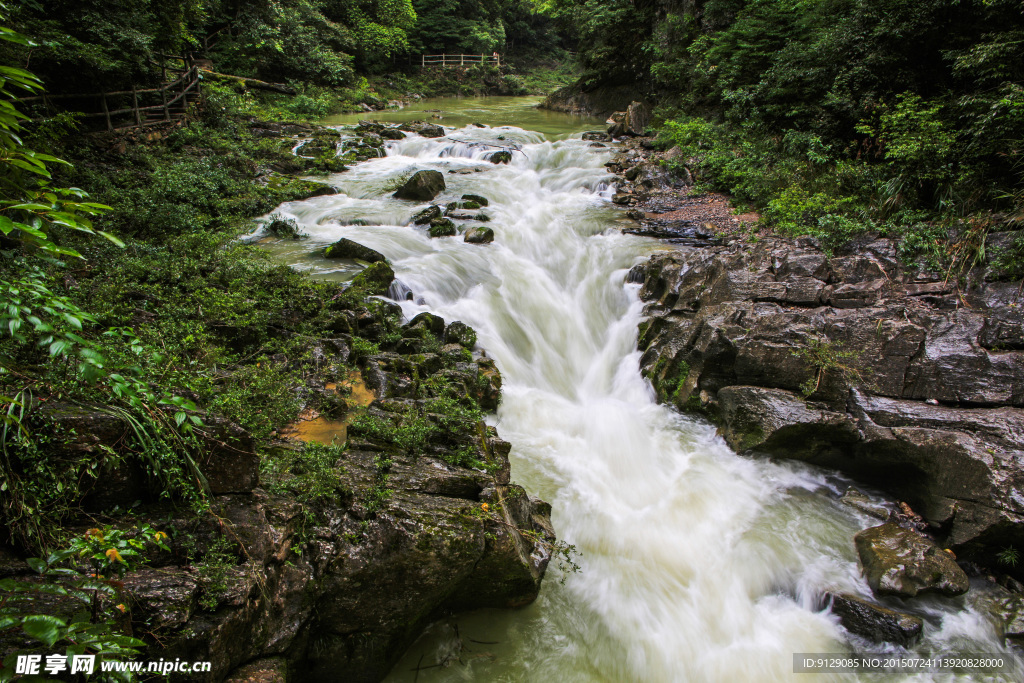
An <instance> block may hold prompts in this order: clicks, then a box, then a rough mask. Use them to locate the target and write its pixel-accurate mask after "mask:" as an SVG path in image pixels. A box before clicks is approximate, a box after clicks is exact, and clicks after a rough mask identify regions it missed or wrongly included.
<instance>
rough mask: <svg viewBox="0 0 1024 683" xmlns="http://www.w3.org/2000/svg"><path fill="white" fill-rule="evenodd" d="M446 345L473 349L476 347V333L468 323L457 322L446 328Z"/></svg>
mask: <svg viewBox="0 0 1024 683" xmlns="http://www.w3.org/2000/svg"><path fill="white" fill-rule="evenodd" d="M444 343H445V344H458V345H459V346H462V347H464V348H467V349H472V348H473V347H474V346H476V331H475V330H474V329H473V328H472V327H470V326H469V325H467V324H466V323H464V322H460V321H458V320H456V321H455V322H453V323H451V324H450V325H448V327H447V328H445V331H444Z"/></svg>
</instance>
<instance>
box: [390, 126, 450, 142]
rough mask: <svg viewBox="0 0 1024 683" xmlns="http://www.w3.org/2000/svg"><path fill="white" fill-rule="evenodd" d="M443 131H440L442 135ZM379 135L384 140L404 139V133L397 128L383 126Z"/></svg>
mask: <svg viewBox="0 0 1024 683" xmlns="http://www.w3.org/2000/svg"><path fill="white" fill-rule="evenodd" d="M443 134H444V133H442V135H443ZM380 136H381V137H382V138H384V139H385V140H404V139H405V133H403V132H402V131H400V130H398V129H397V128H384V129H383V130H381V131H380Z"/></svg>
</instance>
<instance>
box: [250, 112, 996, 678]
mask: <svg viewBox="0 0 1024 683" xmlns="http://www.w3.org/2000/svg"><path fill="white" fill-rule="evenodd" d="M535 103H536V100H535V99H530V98H484V99H478V100H472V99H469V100H437V101H425V102H423V103H420V104H419V105H417V106H416V107H413V108H410V109H406V110H401V111H392V112H380V113H375V114H373V115H372V116H373V118H376V119H379V120H391V121H399V120H410V119H414V118H423V119H427V118H429V117H430V116H431V115H435V116H440V117H441V118H439V119H436V120H434V122H436V123H439V124H441V125H444V126H448V127H451V128H452V130H450V131H449V134H448V135H447V136H446V138H440V139H425V138H421V137H417V136H413V137H409V138H407V139H405V140H400V141H396V142H389V143H388V152H387V156H386V157H385V158H381V159H374V160H371V161H368V162H365V163H362V164H358V165H356V166H354V167H353V168H352V169H351V170H349V171H348V172H346V173H343V174H339V175H338V176H335V177H332V178H331V179H329V182H331V183H332V184H335V185H337V186H338V187H340V188H341V193H340V194H338V195H334V196H327V197H317V198H314V199H310V200H307V201H304V202H293V203H289V204H285V205H282V206H281V207H280V208H279V209H278V210H277V213H280V214H284V215H286V216H288V217H291V218H294V219H296V220H297V221H298V222H299V223H300V225H301V226H302V228H303V229H304V230H305V231H306V232H307V233H308V234H309V235H310V239H309V240H306V241H303V242H301V243H289V242H273V243H269V244H267V245H266V246H267V248H268V249H270V250H271V251H272V252H273V253H275V254H276V255H277V257H279V258H280V259H282V260H284V261H286V262H288V263H290V264H292V265H294V266H295V267H297V268H301V269H305V270H307V271H309V272H310V273H311V274H313V275H314V276H317V277H328V278H336V279H346V278H348V277H351V275H352V274H353V273H354V272H355V271H357V270H358V266H356V265H354V264H344V263H339V262H331V261H327V260H325V259H323V258H321V257H317V256H310V253H311V252H312V251H313V249H314V248H316V247H319V246H323V245H326V244H329V243H331V242H333V241H335V240H337V239H339V238H340V237H349V238H351V239H353V240H355V241H357V242H360V243H362V244H365V245H367V246H370V247H372V248H374V249H377V250H378V251H380V252H382V253H383V254H385V255H386V256H387V257H388V258H389V259H390V260H391V261H392V263H393V265H394V269H395V272H396V274H397V276H398V278H399V279H400V280H401V281H402V282H403V283H405V284H406V285H407V286H408V287H409V288H411V290H412V291H413V293H414V300H413V301H404V302H402V307H403V310H404V312H405V314H406V316H408V317H412V316H413V315H415V314H416V313H418V312H421V311H430V312H433V313H437V314H439V315H442V316H444V318H445V319H446V320H449V321H452V320H462V321H463V322H466V323H468V324H470V325H472V326H473V327H474V328H475V329H476V330H477V332H478V335H479V345H480V347H481V348H483V349H484V350H486V353H487V354H488V355H489V356H492V357H493V358H495V359H496V362H497V364H498V366H499V367H500V369H501V372H502V375H503V379H504V397H503V400H502V404H501V407H500V409H499V410H498V413H497V415H496V416H494V417H493V421H494V423H495V424H496V425H497V427H498V430H499V432H500V434H501V436H502V437H503V438H505V439H506V440H508V441H510V442H512V444H513V449H512V454H511V459H512V476H513V479H514V480H515V481H516V482H518V483H519V484H522V485H523V486H524V487H525V488H526V489H527V490H528V491H529V492H531V493H533V494H536V495H539V496H541V497H542V498H544V499H546V500H548V501H550V502H551V503H552V505H553V521H554V525H555V529H556V531H557V533H558V535H559V537H560V538H561V539H563V540H565V541H567V542H569V543H572V544H574V545H575V546H576V547H577V548H578V550H579V551H580V553H581V556H580V557H579V558H578V560H577V562H578V563H579V565H580V571H579V572H577V573H572V572H564V571H562V570H560V569H559V568H558V567H556V566H555V565H554V564H552V567H551V569H550V570H549V573H548V576H547V578H546V580H545V582H544V587H543V589H542V591H541V595H540V597H539V599H538V600H537V601H536V602H535V603H534V604H533V605H531V606H529V607H527V608H524V609H521V610H515V611H502V610H484V611H480V612H475V613H470V614H465V615H460V616H458V617H455V618H452V619H449V620H446V621H442V622H439V623H438V624H435V625H434V626H432V627H431V628H430V629H429V630H428V632H427V634H425V636H424V637H423V638H421V639H420V640H419V641H418V642H417V643H416V645H414V646H413V648H412V649H411V650H410V651H409V652H408V653H407V655H406V656H405V657H404V658H403V659H402V660H401V661H400V662H399V663H398V665H397V666H396V667H395V668H394V670H393V671H392V673H391V675H390V677H389V678H388V679H387V680H389V681H394V682H396V683H397V682H403V683H405V682H411V681H413V680H417V681H420V682H423V683H428V682H431V681H488V682H490V681H531V682H533V681H537V682H546V681H559V682H568V681H579V682H588V683H589V682H597V681H614V682H624V681H638V682H639V681H645V682H648V681H650V682H660V681H789V680H800V681H804V680H832V679H833V678H830V677H826V676H818V675H810V674H795V673H794V672H793V654H794V653H839V652H849V651H851V650H850V646H849V645H848V644H847V642H848V636H847V635H846V634H845V632H844V631H843V630H842V629H841V627H839V626H838V621H837V619H836V618H835V617H832V616H831V615H830V614H828V613H825V612H822V611H819V610H818V603H819V600H820V598H821V595H822V593H823V592H824V591H825V590H829V589H838V590H842V591H847V592H852V593H857V594H860V595H863V596H870V589H869V588H868V586H867V584H866V582H865V581H864V579H863V578H862V577H861V576H860V572H859V568H858V565H857V559H856V554H855V550H854V546H853V541H852V538H853V535H854V534H855V533H856V532H857V531H858V530H860V529H863V528H866V527H869V526H874V525H876V524H877V523H878V522H877V521H876V520H874V519H872V518H869V517H867V516H865V515H862V514H861V513H859V512H857V511H856V510H854V509H852V508H849V507H847V506H845V505H843V504H841V503H840V502H839V501H838V497H839V495H840V494H841V493H842V492H843V491H844V490H845V489H846V487H847V486H848V485H850V482H849V481H847V480H845V479H843V478H842V477H840V476H838V475H837V474H835V473H832V472H827V471H823V470H819V469H815V468H812V467H809V466H805V465H802V464H799V463H791V462H784V461H774V462H773V461H769V460H767V459H755V458H748V457H740V456H737V455H736V454H735V453H733V452H732V451H731V450H730V449H729V448H728V447H727V446H726V445H725V444H724V442H723V441H722V440H721V439H720V438H718V437H717V436H716V434H715V430H714V428H713V427H711V426H709V425H708V424H706V423H704V422H701V421H699V420H696V419H691V418H689V417H684V416H681V415H679V414H677V413H676V412H674V411H673V410H670V409H668V408H666V407H663V406H659V405H657V404H656V403H655V402H654V396H653V392H652V390H651V388H650V386H649V385H648V383H647V382H646V381H645V380H644V379H643V378H642V377H641V375H640V373H639V370H638V353H637V351H636V349H635V344H636V334H637V325H638V323H639V322H640V318H641V304H640V302H639V300H638V297H637V286H636V285H629V284H626V283H625V276H626V273H627V271H628V269H629V268H630V267H631V266H633V265H634V264H637V263H640V262H642V261H644V260H645V259H646V258H647V256H649V255H650V254H651V253H652V252H653V251H655V250H657V249H663V248H665V247H664V246H663V245H661V244H659V243H657V242H656V241H654V240H650V239H646V238H640V237H633V236H628V235H623V234H622V233H621V232H620V231H619V230H618V229H617V227H619V226H621V225H622V224H623V214H622V211H621V209H619V208H617V207H615V206H614V205H612V204H611V202H610V201H609V197H610V196H611V193H612V192H613V190H614V187H613V186H612V185H611V183H612V177H611V176H610V175H609V174H608V172H607V170H606V169H605V168H604V163H605V162H606V161H608V159H609V157H610V155H611V154H612V153H613V151H614V150H613V149H611V148H594V147H591V146H590V143H588V142H585V141H583V140H581V139H580V135H579V134H580V132H581V131H584V130H589V129H594V128H599V127H600V125H601V122H600V121H595V120H593V119H585V118H580V117H570V116H567V115H563V114H555V113H552V112H541V111H539V110H536V109H534V108H533V105H534V104H535ZM432 109H436V110H441V111H440V112H426V113H425V112H424V111H423V110H432ZM367 116H371V115H360V116H357V115H351V116H345V117H336V118H334V119H331V120H329V121H327V123H328V124H331V125H347V124H352V123H355V121H356V120H357V119H358V118H365V117H367ZM474 123H482V124H486V127H483V128H480V127H475V126H473V125H472V124H474ZM499 136H501V137H502V138H503V140H499ZM510 142H515V143H518V144H519V145H521V147H522V151H521V152H517V153H515V154H514V155H513V160H512V163H511V164H509V165H507V166H505V165H497V166H496V165H492V164H489V163H487V162H486V161H484V160H483V155H485V154H487V153H488V152H491V151H494V149H493V148H492V147H485V146H480V145H481V144H492V145H493V144H503V143H504V144H508V143H510ZM477 168H479V169H481V170H480V171H479V172H470V173H467V174H450V173H448V171H450V170H466V169H477ZM417 169H437V170H440V171H442V172H443V173H444V174H445V179H446V181H447V183H448V188H447V190H446V192H445V193H443V195H442V196H440V197H438V201H442V200H443V201H450V200H454V199H458V198H459V197H460V196H461V195H462V194H464V193H473V194H479V195H483V196H485V197H487V198H488V199H489V200H490V206H489V207H488V208H487V209H486V213H488V214H489V215H490V216H491V218H492V220H491V222H490V223H489V224H488V225H490V226H491V227H492V228H493V229H494V232H495V235H496V237H495V241H494V243H493V244H490V245H486V246H480V245H471V244H466V243H464V242H463V241H462V239H461V238H459V237H456V238H442V239H430V238H429V237H427V235H426V231H425V230H423V229H419V228H415V227H411V226H407V225H405V224H406V223H407V222H408V219H409V217H410V216H411V215H412V214H413V213H414V212H415V211H417V210H419V209H421V208H423V206H424V205H416V204H413V203H412V202H406V201H400V200H396V199H392V198H391V197H390V193H391V192H392V191H393V189H394V187H395V185H396V183H397V181H398V179H399V178H402V177H407V176H408V175H410V174H411V172H412V171H414V170H417ZM977 593H978V591H977V590H975V589H972V591H970V592H969V593H968V594H967V595H966V596H964V597H961V598H956V599H938V598H919V599H916V600H914V601H910V602H908V603H905V604H903V605H902V606H901V607H900V608H901V609H904V610H907V611H912V612H914V613H916V614H917V615H918V616H921V617H922V618H924V619H925V622H926V623H925V637H924V639H923V641H922V642H921V643H920V644H919V645H918V646H917V647H916V648H915V651H917V652H921V653H940V652H941V653H947V652H956V653H963V652H986V653H997V652H998V653H1005V652H1006V650H1005V649H1004V648H1003V646H1002V645H1001V641H1000V639H999V638H998V637H997V634H996V632H995V629H994V627H993V626H992V624H991V623H990V622H989V620H988V619H987V618H986V616H985V613H984V609H983V607H982V606H980V604H979V603H978V602H977V597H976V596H977ZM893 604H899V601H897V602H895V603H893ZM859 645H860V647H861V648H867V647H868V646H867V644H866V643H859ZM872 651H874V652H882V651H887V652H902V650H900V649H899V648H897V647H895V646H893V647H889V648H887V649H883V648H881V647H880V646H877V645H876V646H872ZM438 663H446V664H447V665H446V666H433V667H431V665H434V664H438ZM418 667H419V668H420V669H421V670H420V671H418V672H414V669H416V668H418ZM425 667H431V668H425ZM918 677H919V678H912V679H909V680H945V679H947V678H951V677H953V676H952V674H950V675H946V674H918ZM852 678H853V676H851V675H846V676H839V675H835V676H834V680H851V679H852ZM893 678H894V677H893V676H886V675H882V676H880V677H879V676H874V677H873V678H872V677H868V679H870V680H892V679H893ZM897 678H898V677H897ZM1007 680H1008V679H1007Z"/></svg>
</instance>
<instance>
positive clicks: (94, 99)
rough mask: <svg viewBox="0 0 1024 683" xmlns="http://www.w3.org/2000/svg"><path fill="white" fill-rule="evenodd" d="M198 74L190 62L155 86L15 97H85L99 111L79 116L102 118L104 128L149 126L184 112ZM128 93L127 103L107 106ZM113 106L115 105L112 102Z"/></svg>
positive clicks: (196, 89) (197, 88)
mask: <svg viewBox="0 0 1024 683" xmlns="http://www.w3.org/2000/svg"><path fill="white" fill-rule="evenodd" d="M202 79H203V77H202V75H201V74H200V71H199V67H197V66H192V67H190V68H188V69H186V70H185V71H184V73H182V75H181V76H180V77H178V78H177V79H175V80H174V81H172V82H170V83H165V84H164V85H162V86H160V87H159V88H149V89H145V90H138V89H136V88H134V87H133V88H132V89H131V90H113V91H108V92H93V93H68V94H63V95H36V96H33V97H22V98H21V99H19V100H17V102H19V103H26V104H27V103H37V102H42V103H44V104H49V103H50V102H53V101H57V100H86V101H91V104H92V106H91V107H89V109H96V108H99V109H100V111H82V112H80V113H79V114H78V117H79V118H84V119H91V118H102V119H103V122H104V123H105V124H106V128H107V130H108V131H110V130H120V129H122V128H137V127H140V126H152V125H156V124H160V123H166V122H167V121H173V120H176V119H180V118H182V117H183V116H184V115H185V112H186V110H187V109H188V105H189V96H190V95H192V96H195V97H197V98H198V97H199V96H201V95H202ZM129 96H130V97H131V105H130V106H123V105H122V106H120V107H118V108H115V109H111V108H110V107H111V102H119V101H123V100H126V99H127V98H128V97H129ZM140 98H142V99H149V100H151V101H153V102H157V101H159V103H158V104H151V105H146V106H142V105H141V104H140ZM115 106H117V105H115ZM62 108H63V109H71V110H73V111H74V110H76V109H77V107H62ZM126 115H130V116H131V122H130V123H128V124H127V125H124V124H122V125H114V124H115V117H120V116H126Z"/></svg>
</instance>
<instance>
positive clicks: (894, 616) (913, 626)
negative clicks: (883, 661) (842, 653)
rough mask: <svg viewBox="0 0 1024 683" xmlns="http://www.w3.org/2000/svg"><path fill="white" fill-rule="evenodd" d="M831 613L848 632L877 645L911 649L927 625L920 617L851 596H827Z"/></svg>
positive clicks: (832, 594) (847, 594)
mask: <svg viewBox="0 0 1024 683" xmlns="http://www.w3.org/2000/svg"><path fill="white" fill-rule="evenodd" d="M825 599H826V601H827V603H828V605H829V606H830V607H831V609H832V614H835V615H836V616H837V617H839V623H841V624H842V625H843V627H844V628H845V629H846V630H847V631H849V632H850V633H854V634H856V635H858V636H861V637H862V638H867V639H868V640H871V641H874V642H876V643H896V644H897V645H901V646H903V647H910V646H911V645H913V644H914V643H915V642H917V640H918V639H919V638H920V637H921V631H922V629H923V627H924V623H923V622H922V621H921V619H919V618H918V617H915V616H913V615H910V614H905V613H903V612H897V611H896V610H893V609H889V608H888V607H883V606H882V605H878V604H875V603H873V602H869V601H867V600H864V599H863V598H860V597H857V596H856V595H851V594H849V593H826V595H825Z"/></svg>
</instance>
